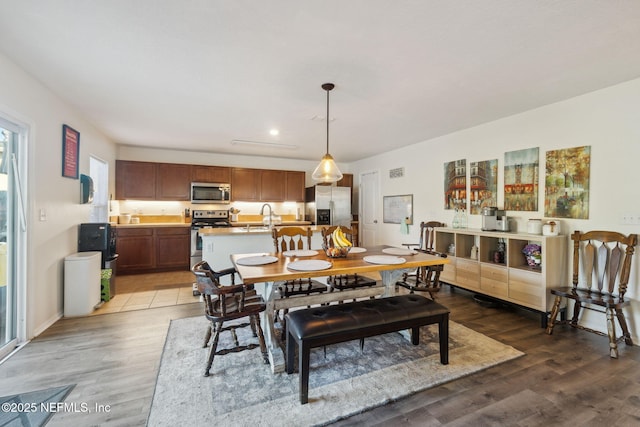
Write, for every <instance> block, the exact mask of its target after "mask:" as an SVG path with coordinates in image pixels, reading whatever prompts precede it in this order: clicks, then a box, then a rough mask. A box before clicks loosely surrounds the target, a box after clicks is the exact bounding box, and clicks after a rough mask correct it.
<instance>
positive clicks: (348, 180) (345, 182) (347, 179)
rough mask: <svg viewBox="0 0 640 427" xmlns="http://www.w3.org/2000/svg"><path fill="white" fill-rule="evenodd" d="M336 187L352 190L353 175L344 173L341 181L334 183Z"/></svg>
mask: <svg viewBox="0 0 640 427" xmlns="http://www.w3.org/2000/svg"><path fill="white" fill-rule="evenodd" d="M336 185H337V186H338V187H350V188H353V174H351V173H345V174H342V179H341V180H340V181H338V182H336Z"/></svg>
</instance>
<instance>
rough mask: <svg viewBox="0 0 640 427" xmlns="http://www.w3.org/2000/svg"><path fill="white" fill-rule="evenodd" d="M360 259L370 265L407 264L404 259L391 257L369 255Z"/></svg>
mask: <svg viewBox="0 0 640 427" xmlns="http://www.w3.org/2000/svg"><path fill="white" fill-rule="evenodd" d="M362 259H363V260H364V261H365V262H368V263H370V264H404V263H405V262H407V260H406V259H404V258H399V257H397V256H391V255H370V256H366V257H364V258H362Z"/></svg>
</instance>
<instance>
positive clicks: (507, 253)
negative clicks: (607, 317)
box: [435, 227, 568, 323]
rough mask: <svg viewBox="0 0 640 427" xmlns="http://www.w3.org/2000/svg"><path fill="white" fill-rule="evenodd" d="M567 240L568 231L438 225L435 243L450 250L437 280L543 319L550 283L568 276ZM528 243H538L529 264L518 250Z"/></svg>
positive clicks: (441, 249)
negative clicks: (541, 232)
mask: <svg viewBox="0 0 640 427" xmlns="http://www.w3.org/2000/svg"><path fill="white" fill-rule="evenodd" d="M567 242H568V236H541V235H535V234H525V233H505V232H494V231H482V230H474V229H454V228H445V227H442V228H437V229H436V242H435V249H436V250H437V251H439V252H444V253H447V254H448V256H449V264H446V265H445V267H444V271H443V272H442V274H441V275H440V280H442V281H443V282H446V283H450V284H452V285H454V286H457V287H460V288H464V289H467V290H469V291H472V292H476V293H479V294H482V295H486V296H490V297H493V298H496V299H499V300H502V301H506V302H509V303H513V304H517V305H520V306H523V307H527V308H529V309H532V310H535V311H538V312H540V313H541V314H542V318H543V323H544V322H545V321H546V313H547V312H549V310H550V309H551V306H552V303H553V298H552V297H551V295H550V293H549V288H552V287H558V286H564V285H566V282H567V280H568V276H567V274H568V273H567V272H568V269H567V262H568V261H567V259H568V253H567V251H568V244H567ZM528 244H538V245H539V246H540V248H541V257H540V264H538V265H536V266H533V267H532V266H529V265H528V264H527V260H526V257H525V255H524V254H523V253H522V249H523V248H524V247H525V246H527V245H528ZM496 252H499V253H498V254H496Z"/></svg>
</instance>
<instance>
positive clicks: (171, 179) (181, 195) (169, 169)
mask: <svg viewBox="0 0 640 427" xmlns="http://www.w3.org/2000/svg"><path fill="white" fill-rule="evenodd" d="M157 165H158V168H157V169H156V200H191V197H190V196H191V195H190V194H189V193H190V191H191V190H190V188H191V165H182V164H174V163H158V164H157Z"/></svg>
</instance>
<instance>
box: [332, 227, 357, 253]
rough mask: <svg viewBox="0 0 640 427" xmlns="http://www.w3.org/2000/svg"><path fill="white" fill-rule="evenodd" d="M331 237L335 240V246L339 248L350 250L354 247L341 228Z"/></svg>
mask: <svg viewBox="0 0 640 427" xmlns="http://www.w3.org/2000/svg"><path fill="white" fill-rule="evenodd" d="M331 237H332V238H333V245H334V246H335V247H337V248H350V247H351V246H353V243H351V242H350V241H349V239H347V236H345V235H344V232H343V231H342V229H341V228H340V227H338V228H336V229H335V230H334V231H333V233H332V234H331Z"/></svg>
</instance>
